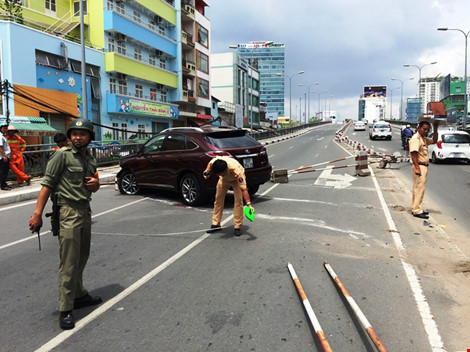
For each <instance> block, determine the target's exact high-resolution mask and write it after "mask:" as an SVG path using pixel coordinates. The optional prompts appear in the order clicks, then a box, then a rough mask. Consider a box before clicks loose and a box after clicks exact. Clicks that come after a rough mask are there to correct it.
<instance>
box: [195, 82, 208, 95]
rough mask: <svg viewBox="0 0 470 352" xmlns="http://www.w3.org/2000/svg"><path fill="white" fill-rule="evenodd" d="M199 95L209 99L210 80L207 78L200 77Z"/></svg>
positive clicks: (198, 84)
mask: <svg viewBox="0 0 470 352" xmlns="http://www.w3.org/2000/svg"><path fill="white" fill-rule="evenodd" d="M197 95H198V96H199V97H201V98H206V99H209V82H208V81H206V80H205V79H202V78H198V83H197Z"/></svg>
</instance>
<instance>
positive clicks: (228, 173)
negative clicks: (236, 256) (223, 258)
mask: <svg viewBox="0 0 470 352" xmlns="http://www.w3.org/2000/svg"><path fill="white" fill-rule="evenodd" d="M212 173H213V174H215V175H217V176H219V182H217V191H216V194H215V202H214V213H213V214H212V225H211V229H217V228H219V227H220V221H221V220H222V213H223V211H224V202H225V195H226V194H227V191H228V190H229V189H230V187H232V189H233V198H234V199H233V224H234V234H235V236H240V235H241V234H242V232H241V227H242V225H243V199H245V202H246V205H248V206H249V207H250V208H251V209H252V210H253V212H254V211H255V209H254V208H253V206H252V205H251V201H250V194H249V193H248V189H247V187H246V178H245V169H244V168H243V166H241V165H240V163H239V162H238V161H236V160H235V159H234V158H230V157H228V156H221V157H217V158H214V159H212V160H211V161H210V162H209V163H208V164H207V167H206V170H205V171H204V178H206V179H207V178H209V177H210V175H211V174H212Z"/></svg>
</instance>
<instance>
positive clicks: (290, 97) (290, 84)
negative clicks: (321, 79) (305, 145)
mask: <svg viewBox="0 0 470 352" xmlns="http://www.w3.org/2000/svg"><path fill="white" fill-rule="evenodd" d="M303 73H304V71H299V72H296V73H294V74H292V75H290V76H289V75H286V74H284V76H286V77H287V78H289V127H292V77H294V76H295V75H301V74H303ZM277 75H278V76H282V73H277Z"/></svg>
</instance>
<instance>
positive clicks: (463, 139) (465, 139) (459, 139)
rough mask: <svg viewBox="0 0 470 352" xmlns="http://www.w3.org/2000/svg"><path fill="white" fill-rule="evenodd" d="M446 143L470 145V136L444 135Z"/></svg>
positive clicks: (443, 140) (443, 138) (443, 139)
mask: <svg viewBox="0 0 470 352" xmlns="http://www.w3.org/2000/svg"><path fill="white" fill-rule="evenodd" d="M442 142H444V143H470V136H469V135H466V134H444V135H442Z"/></svg>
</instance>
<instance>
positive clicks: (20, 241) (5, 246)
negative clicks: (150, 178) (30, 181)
mask: <svg viewBox="0 0 470 352" xmlns="http://www.w3.org/2000/svg"><path fill="white" fill-rule="evenodd" d="M147 199H150V198H148V197H145V198H142V199H139V200H136V201H135V202H131V203H127V204H125V205H121V206H119V207H116V208H112V209H109V210H106V211H104V212H102V213H99V214H95V215H92V217H91V218H92V219H94V218H97V217H98V216H101V215H104V214H107V213H110V212H112V211H115V210H118V209H121V208H125V207H128V206H129V205H133V204H136V203H139V202H142V201H144V200H147ZM35 202H36V201H35ZM22 205H24V203H23V204H22ZM28 231H29V230H28ZM50 232H51V231H44V232H41V236H44V235H47V234H48V233H50ZM37 237H38V235H37V234H34V235H32V236H29V237H25V238H22V239H21V240H18V241H14V242H10V243H7V244H4V245H3V246H0V249H4V248H8V247H11V246H14V245H16V244H19V243H22V242H25V241H28V240H33V239H36V238H37Z"/></svg>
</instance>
